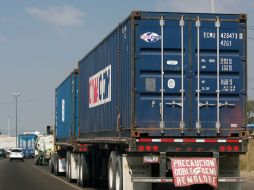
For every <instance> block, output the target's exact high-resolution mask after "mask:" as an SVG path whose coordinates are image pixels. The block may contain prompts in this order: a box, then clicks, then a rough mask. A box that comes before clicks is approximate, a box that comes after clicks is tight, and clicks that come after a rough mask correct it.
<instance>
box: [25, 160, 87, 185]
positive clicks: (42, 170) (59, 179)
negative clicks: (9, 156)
mask: <svg viewBox="0 0 254 190" xmlns="http://www.w3.org/2000/svg"><path fill="white" fill-rule="evenodd" d="M29 165H31V166H32V167H33V168H36V169H37V170H40V171H41V172H43V173H45V174H48V175H49V176H51V177H53V178H55V179H57V180H58V181H61V182H63V183H65V184H67V185H69V186H71V187H73V188H75V189H78V190H84V189H83V188H80V187H77V186H75V185H73V184H71V183H69V182H67V181H65V180H64V179H61V178H59V177H57V176H55V175H53V174H51V173H48V172H47V171H46V170H44V169H41V168H39V167H37V166H35V165H33V164H31V163H30V162H29Z"/></svg>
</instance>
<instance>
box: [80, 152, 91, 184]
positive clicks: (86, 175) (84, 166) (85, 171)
mask: <svg viewBox="0 0 254 190" xmlns="http://www.w3.org/2000/svg"><path fill="white" fill-rule="evenodd" d="M90 182H91V177H90V171H89V165H88V158H87V155H86V154H80V155H79V156H78V184H79V185H81V186H83V187H88V186H89V185H90Z"/></svg>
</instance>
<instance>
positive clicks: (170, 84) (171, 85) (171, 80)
mask: <svg viewBox="0 0 254 190" xmlns="http://www.w3.org/2000/svg"><path fill="white" fill-rule="evenodd" d="M175 86H176V83H175V80H174V79H169V80H168V87H169V88H170V89H172V88H175Z"/></svg>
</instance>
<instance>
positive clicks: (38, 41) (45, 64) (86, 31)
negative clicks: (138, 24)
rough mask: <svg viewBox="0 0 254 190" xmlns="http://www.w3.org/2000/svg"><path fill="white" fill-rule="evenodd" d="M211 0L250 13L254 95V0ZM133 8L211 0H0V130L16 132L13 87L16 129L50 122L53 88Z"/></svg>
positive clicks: (205, 5) (205, 6)
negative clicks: (15, 95) (17, 94)
mask: <svg viewBox="0 0 254 190" xmlns="http://www.w3.org/2000/svg"><path fill="white" fill-rule="evenodd" d="M214 1H215V12H216V13H246V14H247V15H248V26H249V27H248V37H249V38H248V96H249V98H250V99H254V82H253V81H254V74H253V71H254V64H253V61H254V52H253V50H254V11H253V10H254V2H253V0H223V1H222V0H214ZM132 10H143V11H163V12H164V11H166V12H211V1H210V0H157V1H154V0H107V1H102V0H86V1H84V0H72V1H67V0H54V1H52V0H43V1H34V0H12V1H10V0H1V1H0V89H1V90H0V132H2V133H3V134H8V131H10V134H11V135H12V136H14V135H15V126H16V123H15V122H16V121H15V99H14V97H13V95H12V94H13V93H20V94H21V95H20V97H19V98H18V133H22V132H25V131H35V130H37V131H40V132H45V129H46V126H47V125H54V105H55V98H54V96H55V95H54V93H55V88H56V87H57V86H58V85H59V84H60V83H61V81H62V80H64V79H65V78H66V77H67V76H68V75H69V74H70V72H71V71H72V70H73V69H75V68H77V62H78V61H79V60H80V59H82V58H83V57H84V56H85V55H86V54H87V53H88V52H89V51H90V50H91V49H92V48H93V47H95V46H96V44H97V43H98V42H100V41H101V40H102V39H103V38H104V37H105V36H106V35H107V34H108V33H109V32H111V31H112V30H113V29H114V28H115V27H116V26H117V24H118V23H120V22H121V21H123V20H124V19H125V18H126V17H127V16H128V15H129V14H130V12H131V11H132ZM8 118H9V119H8ZM8 121H9V130H8Z"/></svg>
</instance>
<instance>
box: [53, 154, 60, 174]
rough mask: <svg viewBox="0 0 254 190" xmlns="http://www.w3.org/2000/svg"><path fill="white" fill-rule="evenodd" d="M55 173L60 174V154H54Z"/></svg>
mask: <svg viewBox="0 0 254 190" xmlns="http://www.w3.org/2000/svg"><path fill="white" fill-rule="evenodd" d="M54 174H55V175H56V176H59V156H58V154H55V155H54Z"/></svg>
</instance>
